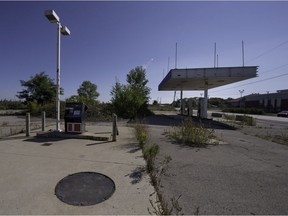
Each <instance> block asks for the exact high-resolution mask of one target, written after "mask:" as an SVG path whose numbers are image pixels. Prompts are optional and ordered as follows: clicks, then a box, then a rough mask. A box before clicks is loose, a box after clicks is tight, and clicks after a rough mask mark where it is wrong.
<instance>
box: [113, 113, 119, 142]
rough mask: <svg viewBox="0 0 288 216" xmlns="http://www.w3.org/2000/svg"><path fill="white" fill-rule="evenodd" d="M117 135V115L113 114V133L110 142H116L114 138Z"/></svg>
mask: <svg viewBox="0 0 288 216" xmlns="http://www.w3.org/2000/svg"><path fill="white" fill-rule="evenodd" d="M117 135H119V133H118V128H117V115H116V114H115V113H113V132H112V141H116V137H117Z"/></svg>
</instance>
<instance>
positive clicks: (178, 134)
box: [168, 118, 217, 147]
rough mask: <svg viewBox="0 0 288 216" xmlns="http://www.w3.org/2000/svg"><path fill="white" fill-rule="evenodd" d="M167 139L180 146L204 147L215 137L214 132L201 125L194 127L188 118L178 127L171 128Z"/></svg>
mask: <svg viewBox="0 0 288 216" xmlns="http://www.w3.org/2000/svg"><path fill="white" fill-rule="evenodd" d="M168 137H170V138H172V139H174V140H176V141H177V142H179V143H181V144H186V145H189V146H193V147H206V145H207V144H209V143H211V140H213V139H214V138H215V137H216V136H215V132H214V130H211V129H208V128H205V127H204V126H203V125H201V124H200V125H199V126H196V125H195V123H193V121H192V119H190V118H189V119H188V120H185V121H183V122H182V124H181V125H180V126H177V127H173V128H172V130H171V131H168ZM213 144H217V143H213Z"/></svg>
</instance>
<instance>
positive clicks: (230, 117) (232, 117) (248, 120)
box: [223, 114, 256, 126]
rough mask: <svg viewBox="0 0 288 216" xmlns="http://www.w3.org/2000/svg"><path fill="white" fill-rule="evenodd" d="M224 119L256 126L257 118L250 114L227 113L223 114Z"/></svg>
mask: <svg viewBox="0 0 288 216" xmlns="http://www.w3.org/2000/svg"><path fill="white" fill-rule="evenodd" d="M223 118H224V119H226V120H228V121H232V122H233V123H235V124H239V125H242V126H243V125H248V126H256V120H255V119H254V118H253V117H252V116H248V115H227V114H225V115H224V116H223Z"/></svg>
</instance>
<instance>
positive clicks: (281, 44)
mask: <svg viewBox="0 0 288 216" xmlns="http://www.w3.org/2000/svg"><path fill="white" fill-rule="evenodd" d="M286 43H288V41H284V42H282V43H280V44H279V45H277V46H275V47H273V48H271V49H269V50H267V51H266V52H264V53H262V54H260V55H258V56H256V57H254V58H252V59H250V60H248V61H247V62H251V61H254V60H256V59H258V58H260V57H262V56H264V55H266V54H268V53H270V52H272V51H273V50H275V49H277V48H278V47H281V46H283V45H284V44H286ZM247 62H246V63H247Z"/></svg>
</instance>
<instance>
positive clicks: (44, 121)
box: [42, 111, 46, 131]
mask: <svg viewBox="0 0 288 216" xmlns="http://www.w3.org/2000/svg"><path fill="white" fill-rule="evenodd" d="M45 127H46V112H45V111H43V112H42V131H45Z"/></svg>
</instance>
